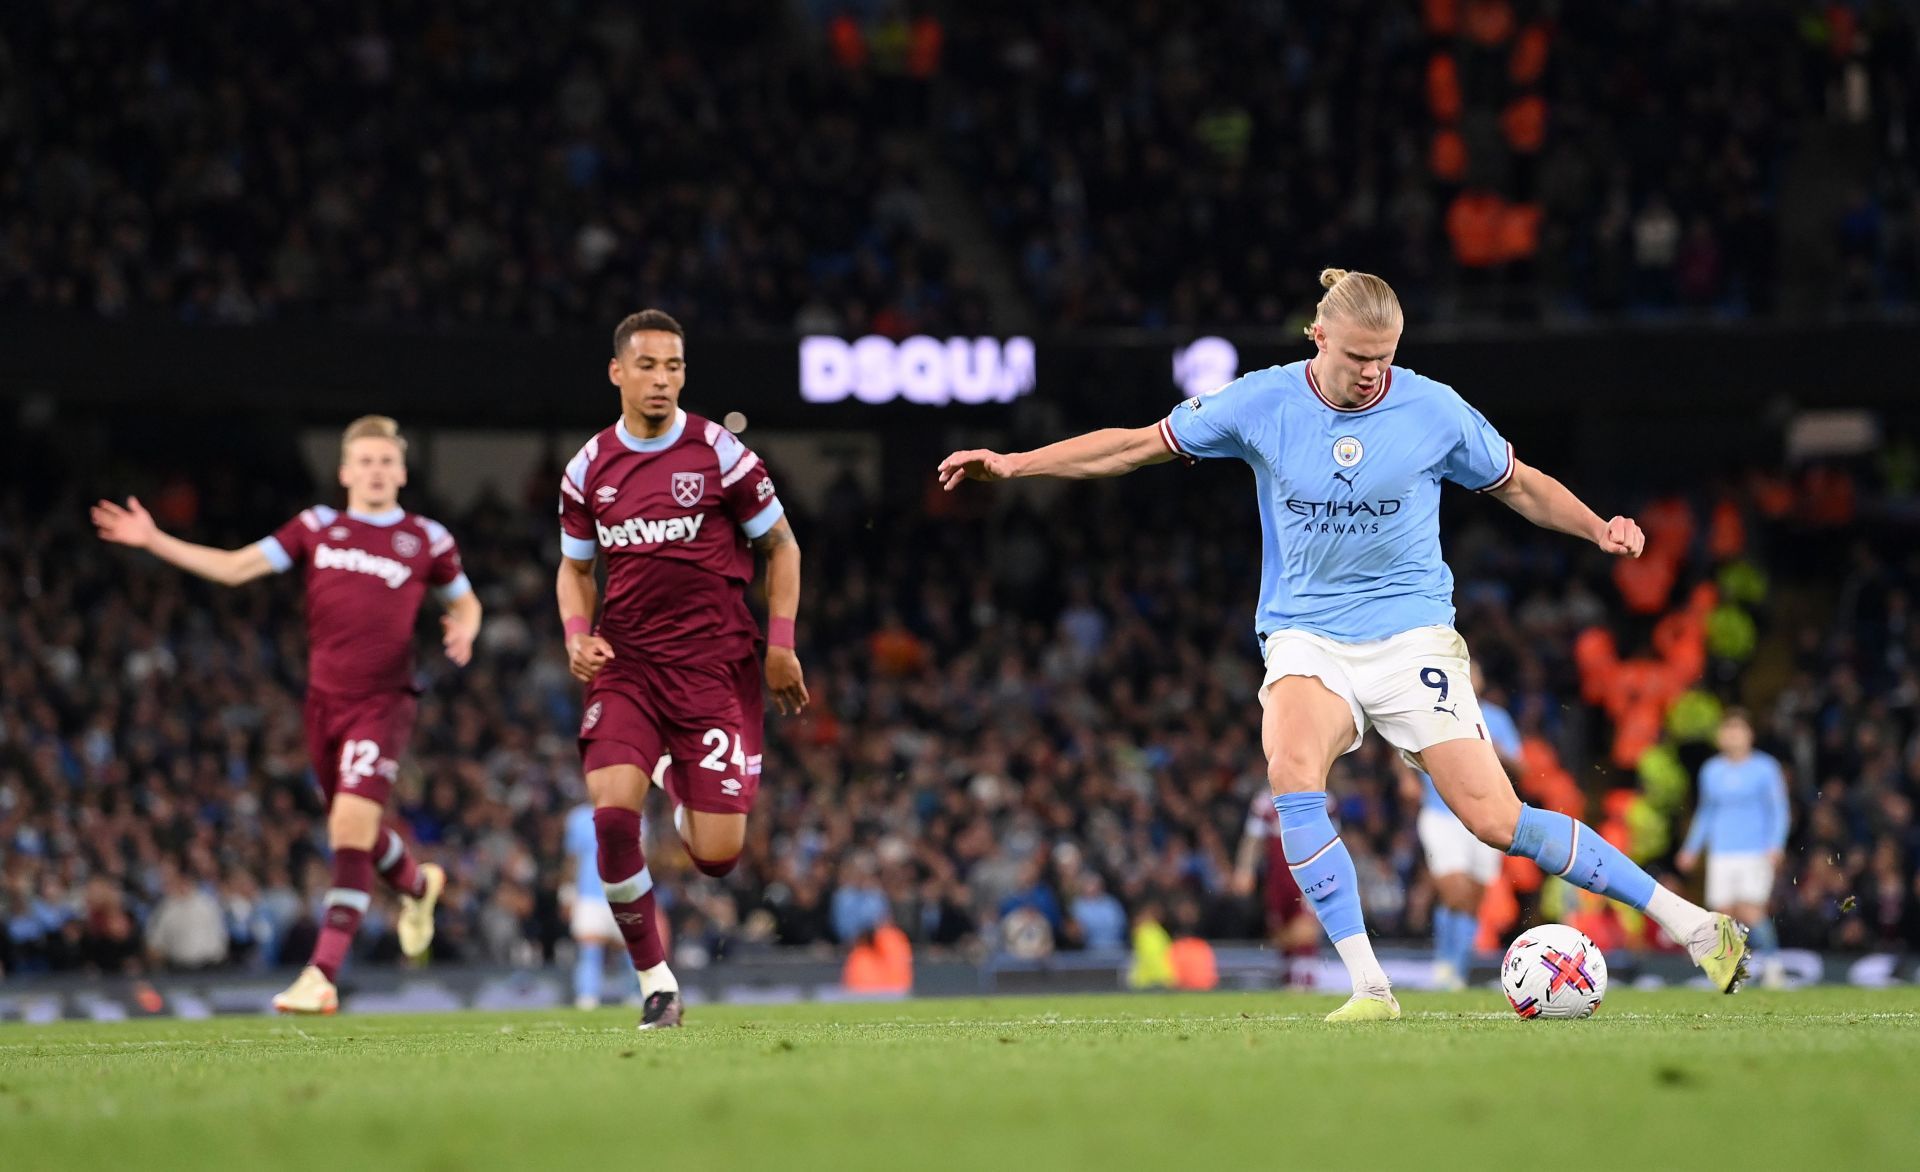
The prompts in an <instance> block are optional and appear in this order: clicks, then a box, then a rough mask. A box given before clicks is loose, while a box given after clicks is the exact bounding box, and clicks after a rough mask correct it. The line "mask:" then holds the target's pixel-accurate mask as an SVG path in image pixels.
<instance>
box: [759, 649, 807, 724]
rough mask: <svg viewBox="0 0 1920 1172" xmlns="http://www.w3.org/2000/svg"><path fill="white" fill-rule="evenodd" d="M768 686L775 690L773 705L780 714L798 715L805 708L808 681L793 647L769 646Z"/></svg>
mask: <svg viewBox="0 0 1920 1172" xmlns="http://www.w3.org/2000/svg"><path fill="white" fill-rule="evenodd" d="M767 687H768V689H769V690H771V691H772V692H773V706H774V708H775V710H777V711H778V712H779V713H780V715H782V716H798V715H799V714H800V713H801V712H802V711H803V710H805V708H806V706H807V699H808V697H807V681H806V678H805V677H804V676H803V675H802V674H801V671H800V657H799V656H798V655H795V654H794V653H793V648H791V647H769V648H767Z"/></svg>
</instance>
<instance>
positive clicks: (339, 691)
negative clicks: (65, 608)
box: [93, 415, 480, 1013]
mask: <svg viewBox="0 0 1920 1172" xmlns="http://www.w3.org/2000/svg"><path fill="white" fill-rule="evenodd" d="M406 456H407V441H406V440H405V439H404V438H403V437H402V436H401V435H400V428H399V426H398V425H397V424H395V423H394V421H393V420H391V419H389V418H387V417H386V416H384V415H368V416H365V417H364V418H361V419H357V420H355V421H354V422H353V423H352V424H350V425H349V426H348V427H347V430H346V432H345V434H344V435H343V436H342V437H341V441H340V484H341V487H343V488H345V489H346V490H347V511H346V512H344V513H342V512H339V511H338V510H336V509H333V508H330V507H328V506H326V505H315V506H314V507H312V508H310V509H306V510H303V511H302V512H301V513H300V515H299V516H297V517H295V518H293V519H292V520H291V521H288V522H287V523H286V524H285V525H282V526H281V527H280V528H279V529H277V530H275V531H274V532H273V534H272V535H271V536H269V537H266V538H263V539H261V540H260V541H258V542H255V543H254V544H252V545H249V546H243V547H242V548H240V549H214V548H212V547H210V546H205V545H195V544H193V543H192V542H187V541H182V540H180V539H179V538H177V537H173V536H171V535H169V534H167V533H163V532H161V530H160V528H159V527H158V526H157V525H155V524H154V522H153V517H152V516H151V515H150V514H148V512H147V510H146V509H144V508H142V507H141V505H140V502H139V501H138V500H137V499H134V498H131V497H130V498H128V500H127V503H126V505H125V507H122V506H120V505H116V504H114V503H113V502H111V501H104V500H103V501H100V502H99V503H97V504H95V505H94V506H93V524H94V527H95V528H96V529H97V530H98V531H99V534H100V536H101V538H102V539H104V540H106V541H111V542H113V543H115V544H117V545H129V546H132V547H134V548H135V549H144V550H146V551H147V552H148V553H151V554H153V555H154V556H155V557H157V558H159V559H160V560H162V561H164V562H167V563H169V564H171V565H175V566H178V567H180V568H181V569H183V570H186V571H187V572H188V573H191V574H197V575H199V576H200V577H202V578H205V579H207V580H208V581H210V582H217V583H219V584H220V585H222V586H239V585H241V584H243V583H246V582H251V581H253V580H254V579H255V578H259V577H263V576H265V575H267V574H278V573H284V572H285V571H287V570H290V569H292V568H293V567H294V566H296V565H297V566H302V567H304V568H305V570H306V586H307V638H308V642H309V643H310V644H311V658H310V660H309V663H308V670H307V700H306V725H307V752H308V754H309V756H310V758H311V760H312V762H313V771H314V775H315V777H316V779H317V780H318V781H319V784H320V789H321V792H322V793H323V794H324V796H325V797H326V800H327V841H328V844H329V845H330V846H331V847H332V849H333V886H332V887H331V888H329V889H328V891H327V895H326V915H325V918H324V919H323V921H322V923H321V926H320V934H319V936H318V938H317V939H316V940H315V941H314V946H313V956H312V958H311V959H310V960H309V961H308V963H307V967H306V968H305V969H303V970H302V971H301V973H300V976H299V978H298V979H297V980H295V981H294V983H293V985H292V986H291V987H290V988H288V989H287V990H286V991H285V992H283V993H281V994H279V995H278V996H276V997H275V998H274V999H273V1006H274V1008H275V1009H277V1010H279V1011H280V1012H282V1013H332V1012H334V1011H335V1010H336V1009H338V1008H339V1004H340V999H339V994H338V992H337V991H336V989H335V985H334V982H335V981H336V979H337V978H338V975H339V971H340V966H341V965H342V964H343V963H344V962H345V960H346V956H347V951H348V949H349V948H350V947H351V946H352V944H353V936H354V933H355V932H357V931H358V930H359V928H360V919H361V917H362V916H363V915H365V914H366V911H367V907H368V905H369V903H370V897H369V894H368V893H369V891H370V890H371V889H372V887H373V876H374V873H375V872H376V871H377V872H378V873H379V875H380V877H381V878H382V879H384V880H386V881H387V883H388V884H390V885H391V886H392V887H393V888H394V890H396V891H398V892H399V893H400V909H401V910H400V920H399V923H398V925H397V930H398V932H399V936H400V950H401V951H402V952H403V953H405V954H406V955H408V956H421V955H424V954H425V953H426V951H427V948H428V946H429V945H431V944H432V943H433V908H434V904H435V903H436V902H437V901H438V900H439V898H440V891H441V888H442V887H443V886H444V885H445V883H446V874H445V873H444V872H443V871H442V870H441V869H440V867H439V865H438V864H435V863H422V864H419V865H417V866H416V865H415V863H414V860H413V858H412V856H411V855H410V854H408V852H407V847H406V843H405V841H404V840H402V839H401V837H400V836H399V834H398V833H396V832H395V831H393V830H391V829H387V828H383V827H382V826H381V825H380V816H381V812H382V811H383V810H384V809H385V808H386V802H387V797H388V794H389V792H390V790H391V789H392V786H393V779H394V777H395V775H396V774H397V773H398V772H399V758H400V756H401V754H403V753H405V752H406V749H407V744H408V742H410V741H411V740H412V739H413V717H414V710H415V708H416V706H417V704H416V695H417V692H416V690H415V687H414V683H413V624H414V620H415V618H416V617H417V616H418V615H419V612H420V604H421V602H422V601H423V600H424V599H425V597H426V594H427V592H428V590H429V589H431V590H432V591H433V592H434V593H435V594H436V595H437V596H438V597H439V599H440V601H441V602H442V604H444V605H445V606H446V608H447V613H446V615H445V616H444V617H443V618H442V620H441V622H442V626H443V628H444V632H445V636H444V639H443V643H444V646H445V649H446V653H447V658H448V659H451V660H452V661H453V662H454V663H456V664H459V665H461V666H465V665H466V663H467V661H468V659H470V658H471V657H472V655H473V640H474V637H475V636H477V635H478V634H479V633H480V600H479V599H478V598H477V597H475V595H474V593H473V587H472V585H471V584H470V583H469V582H468V581H467V576H466V574H465V573H463V572H462V571H461V568H460V550H459V548H458V547H457V546H456V545H455V544H454V540H453V535H452V534H450V533H448V532H447V530H446V528H445V527H444V526H442V525H441V524H440V523H439V522H438V521H432V520H429V519H427V518H426V517H422V516H420V515H418V514H416V513H409V512H407V511H406V510H405V509H403V508H401V507H400V504H399V496H400V489H401V488H402V487H403V486H404V485H405V484H406V483H407V462H406Z"/></svg>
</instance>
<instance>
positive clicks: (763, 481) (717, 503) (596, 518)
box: [557, 309, 807, 1029]
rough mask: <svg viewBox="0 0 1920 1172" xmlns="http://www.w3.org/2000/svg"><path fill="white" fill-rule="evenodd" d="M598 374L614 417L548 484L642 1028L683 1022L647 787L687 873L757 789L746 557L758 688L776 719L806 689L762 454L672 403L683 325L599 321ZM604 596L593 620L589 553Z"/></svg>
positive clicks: (617, 917)
mask: <svg viewBox="0 0 1920 1172" xmlns="http://www.w3.org/2000/svg"><path fill="white" fill-rule="evenodd" d="M607 377H608V378H609V380H610V381H612V383H613V385H614V386H616V387H618V388H620V418H619V420H618V421H616V422H615V423H614V425H613V426H612V427H609V428H607V429H606V430H604V431H602V432H600V433H599V434H598V435H596V436H594V437H593V438H592V439H590V440H588V441H587V443H586V446H585V447H583V448H581V449H580V452H579V454H578V455H576V456H574V457H573V459H572V460H571V461H570V462H568V464H567V468H566V472H565V474H564V475H563V476H562V477H561V481H560V548H561V554H562V557H561V562H560V577H559V583H558V587H557V589H558V593H559V599H560V620H561V624H562V626H563V628H564V630H565V632H566V639H567V656H568V661H569V666H570V667H571V669H572V671H573V674H574V676H575V677H576V678H578V679H580V680H581V681H583V682H584V683H585V684H586V686H587V692H586V710H585V712H584V713H583V715H582V717H581V721H580V754H581V758H582V762H583V766H584V768H585V770H586V775H587V792H588V793H589V794H590V795H591V796H592V798H593V805H594V811H593V829H594V837H595V839H596V841H597V844H598V860H597V861H598V865H599V871H600V878H601V879H602V880H603V881H604V882H605V884H606V898H607V903H608V905H609V906H610V907H611V908H612V909H613V918H614V922H615V923H617V924H619V926H620V934H621V937H622V938H623V940H624V941H625V943H626V946H627V954H628V956H629V957H631V958H632V960H633V967H634V970H635V971H636V972H638V973H639V975H640V989H641V993H642V996H643V998H644V1006H643V1009H642V1013H641V1019H640V1028H641V1029H658V1028H664V1027H670V1026H677V1025H679V1024H680V1017H681V1008H682V1007H681V1000H680V986H679V982H678V981H676V980H675V979H674V975H673V971H672V970H671V969H669V968H668V967H667V962H666V953H665V949H664V947H663V944H662V941H661V937H660V931H659V927H658V922H657V920H656V918H655V916H656V912H655V909H654V897H653V876H652V875H651V874H650V873H649V872H648V871H647V859H646V854H645V852H644V851H643V849H642V848H641V842H640V808H641V803H642V801H643V800H644V799H645V798H646V795H647V787H648V785H650V784H652V783H654V782H658V783H660V784H661V785H663V786H665V787H666V790H667V795H668V796H669V797H670V798H671V799H672V800H673V805H674V817H673V821H674V826H675V827H676V828H677V829H678V830H679V832H680V838H681V841H682V843H684V844H685V846H686V848H687V854H688V855H689V856H691V857H692V859H693V863H694V865H695V866H696V867H698V868H699V869H700V870H701V871H703V872H705V873H706V874H709V875H725V874H726V873H727V872H729V871H731V870H732V869H733V866H734V863H735V862H736V861H737V860H738V859H739V856H740V851H741V848H742V846H743V845H744V844H745V842H746V834H747V811H748V810H750V809H752V808H753V799H754V795H755V794H756V793H757V792H758V791H759V788H760V750H761V738H762V733H763V726H764V723H765V698H764V695H763V692H762V688H761V664H760V655H759V654H758V652H757V645H758V644H759V643H760V630H759V627H758V625H757V624H755V622H754V619H753V615H752V613H751V612H749V611H748V610H747V601H746V589H747V584H748V583H749V582H751V581H752V580H753V572H754V559H753V551H754V550H756V549H757V550H759V551H760V552H761V553H763V554H765V555H766V558H767V612H768V621H767V628H768V629H767V639H766V650H765V658H766V683H767V686H768V688H770V689H771V690H772V693H773V699H774V703H775V704H776V705H777V706H778V707H779V709H780V711H781V712H782V713H792V712H799V711H800V710H801V709H802V708H804V707H805V706H806V703H807V686H806V683H805V681H804V680H803V678H802V676H801V672H800V660H799V659H798V657H796V656H795V654H794V650H793V618H794V614H795V612H796V611H798V610H799V606H800V546H799V545H798V543H796V542H795V541H794V537H793V529H792V528H791V527H790V526H789V525H788V524H787V519H786V514H785V510H784V509H783V508H782V507H781V504H780V498H779V496H778V495H777V494H776V493H775V492H774V487H773V478H772V477H771V476H770V475H769V474H768V472H767V469H766V466H765V465H764V464H762V463H761V462H760V457H758V456H756V455H754V454H753V452H751V451H749V450H748V449H747V447H746V445H744V444H742V443H741V442H740V441H739V439H738V438H736V437H735V436H734V434H733V433H732V432H730V431H728V430H727V429H726V428H724V427H722V426H720V425H719V424H717V423H713V422H710V421H708V420H706V419H702V418H700V417H699V416H698V415H690V414H688V413H687V412H685V411H683V410H681V408H680V389H681V387H682V386H683V385H685V383H686V378H687V359H686V339H685V334H684V333H683V332H682V331H681V328H680V323H678V322H676V321H675V320H674V319H673V318H671V317H669V316H668V315H667V314H665V313H662V312H661V311H659V310H657V309H649V310H643V311H642V312H640V313H636V314H633V315H631V316H629V317H628V318H626V319H625V320H624V321H622V322H621V323H620V324H619V326H618V327H617V328H615V330H614V331H613V358H612V359H611V360H610V361H609V362H608V364H607ZM597 557H605V558H606V560H607V597H606V601H605V605H604V606H601V607H600V614H599V621H598V623H597V624H596V623H595V621H594V610H595V603H596V601H597V594H598V589H597V586H596V583H595V581H594V572H593V571H594V560H595V558H597Z"/></svg>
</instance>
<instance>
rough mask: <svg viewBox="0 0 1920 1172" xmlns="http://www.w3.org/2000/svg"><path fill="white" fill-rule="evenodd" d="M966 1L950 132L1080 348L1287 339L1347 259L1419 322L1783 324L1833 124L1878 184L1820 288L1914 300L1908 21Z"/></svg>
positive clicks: (1847, 295) (1861, 298)
mask: <svg viewBox="0 0 1920 1172" xmlns="http://www.w3.org/2000/svg"><path fill="white" fill-rule="evenodd" d="M966 7H967V16H966V18H965V19H963V20H957V21H956V22H955V25H954V28H953V30H952V34H951V37H950V46H951V53H950V63H949V69H950V72H951V73H952V74H953V75H954V76H955V77H956V78H957V79H959V82H960V84H958V85H957V86H955V87H954V90H955V92H954V93H953V96H952V101H951V102H950V104H949V106H948V107H947V109H946V111H945V121H944V124H943V126H942V132H943V134H944V136H945V138H946V139H947V141H948V142H950V144H951V147H952V150H953V152H954V155H955V157H956V158H957V159H958V160H960V162H961V164H962V165H963V166H964V167H965V169H966V170H967V171H968V173H969V174H970V175H971V176H972V177H973V179H974V180H975V184H976V187H977V189H978V190H979V191H980V192H981V198H982V200H983V202H984V205H985V209H986V212H987V215H988V217H989V219H990V220H991V222H992V223H993V225H994V226H995V228H996V229H997V231H998V233H999V235H1000V238H1001V240H1002V241H1003V242H1004V244H1005V245H1006V246H1007V247H1008V248H1009V249H1010V250H1012V251H1013V253H1014V254H1015V255H1016V257H1017V261H1018V265H1019V268H1020V272H1021V275H1022V277H1023V278H1024V280H1025V282H1026V285H1027V287H1028V289H1029V291H1030V293H1031V294H1032V295H1033V297H1034V299H1035V301H1036V302H1037V303H1038V304H1040V305H1041V306H1042V307H1043V308H1044V310H1045V313H1046V315H1047V317H1048V319H1049V320H1051V321H1052V322H1053V323H1054V324H1055V325H1057V326H1061V327H1075V326H1168V325H1172V324H1174V323H1184V322H1192V321H1205V322H1208V323H1215V324H1221V325H1229V326H1245V325H1250V324H1252V325H1278V324H1281V323H1284V322H1288V321H1290V320H1291V317H1292V315H1294V314H1297V313H1298V312H1299V311H1300V310H1301V308H1302V307H1301V306H1299V305H1296V304H1292V303H1290V302H1288V301H1287V300H1285V299H1284V298H1283V297H1277V296H1276V295H1275V292H1274V291H1275V290H1276V289H1282V288H1285V286H1286V282H1284V281H1281V280H1277V279H1276V274H1282V273H1287V272H1294V271H1300V270H1303V269H1306V270H1311V269H1312V268H1313V267H1314V266H1315V265H1317V264H1320V263H1321V261H1320V260H1319V259H1318V258H1321V257H1326V256H1341V257H1350V258H1355V260H1356V265H1357V267H1360V268H1364V269H1369V270H1373V271H1381V272H1386V271H1392V272H1394V273H1396V274H1399V275H1398V276H1397V277H1396V282H1395V283H1396V287H1397V288H1398V289H1399V290H1400V291H1401V296H1402V299H1403V300H1404V301H1407V302H1408V303H1409V306H1410V308H1412V309H1413V312H1414V315H1415V316H1416V317H1424V316H1427V315H1428V312H1429V311H1430V310H1444V311H1445V312H1447V313H1448V315H1449V316H1451V317H1455V318H1458V317H1461V316H1463V315H1465V316H1473V315H1479V316H1487V315H1490V314H1506V315H1520V316H1526V317H1532V316H1535V315H1539V314H1541V313H1542V312H1547V313H1553V314H1556V315H1563V316H1570V317H1591V316H1596V315H1617V314H1622V313H1630V314H1636V315H1639V314H1658V313H1664V312H1672V311H1675V310H1693V311H1702V312H1709V311H1710V312H1713V313H1716V314H1722V315H1729V316H1745V315H1757V316H1764V315H1766V314H1768V313H1770V312H1772V311H1773V309H1774V307H1775V304H1776V302H1775V299H1776V293H1777V285H1778V282H1779V280H1780V279H1781V276H1782V267H1781V261H1780V258H1779V257H1778V256H1777V253H1778V251H1779V240H1780V238H1781V237H1782V235H1783V230H1784V229H1785V228H1786V227H1787V226H1788V219H1787V217H1788V216H1789V214H1790V213H1789V212H1788V211H1787V210H1786V209H1785V207H1784V204H1785V203H1786V202H1787V199H1788V192H1787V191H1786V188H1787V187H1788V186H1789V185H1790V183H1791V182H1793V181H1794V180H1793V179H1792V178H1791V177H1790V176H1789V175H1788V174H1787V172H1788V170H1789V160H1790V158H1791V156H1792V152H1793V151H1794V150H1796V149H1797V148H1799V147H1800V146H1801V145H1803V144H1804V143H1805V142H1806V141H1808V138H1807V137H1806V136H1799V135H1796V133H1795V127H1796V126H1800V125H1808V126H1812V125H1819V124H1823V123H1824V124H1827V125H1831V126H1840V125H1849V126H1852V125H1856V124H1858V125H1861V126H1863V127H1864V128H1865V131H1866V133H1867V134H1868V135H1870V136H1871V141H1872V143H1873V157H1875V158H1877V159H1879V160H1880V163H1879V165H1877V166H1873V167H1864V166H1862V167H1857V168H1856V170H1857V173H1858V175H1859V177H1860V182H1859V184H1858V185H1857V187H1856V189H1854V190H1853V191H1851V192H1850V193H1849V194H1847V195H1846V197H1845V198H1844V200H1843V203H1842V207H1841V210H1839V211H1838V212H1836V213H1835V214H1834V215H1833V217H1832V219H1831V222H1830V223H1829V224H1828V225H1827V227H1826V229H1825V231H1824V232H1819V239H1818V241H1817V243H1816V253H1817V255H1818V258H1819V259H1818V261H1816V262H1815V263H1816V264H1817V265H1819V266H1820V267H1821V268H1822V271H1824V272H1827V273H1829V274H1831V275H1832V276H1833V277H1834V278H1835V281H1836V283H1839V284H1840V285H1841V287H1842V288H1843V289H1844V298H1843V300H1844V301H1845V303H1846V304H1848V305H1851V306H1853V307H1856V308H1859V307H1871V306H1880V305H1884V304H1889V303H1898V304H1903V305H1911V304H1912V303H1913V301H1914V299H1915V297H1916V294H1917V293H1920V280H1916V278H1917V277H1920V171H1917V170H1916V166H1915V159H1914V156H1913V153H1912V150H1911V148H1910V146H1909V144H1908V143H1907V141H1906V133H1905V129H1904V128H1905V127H1906V126H1907V125H1909V124H1911V121H1912V119H1913V117H1914V115H1915V113H1916V111H1917V110H1920V105H1917V104H1916V101H1917V99H1916V94H1915V92H1914V90H1913V87H1912V83H1911V78H1912V76H1913V73H1914V70H1913V62H1914V58H1915V53H1916V40H1915V32H1916V30H1915V27H1914V25H1913V22H1912V20H1911V18H1910V15H1909V14H1907V13H1905V12H1903V11H1901V9H1900V6H1897V5H1892V4H1836V5H1827V4H1804V3H1777V4H1767V5H1761V6H1751V5H1746V6H1741V7H1739V8H1738V9H1737V10H1736V9H1735V8H1732V7H1729V6H1726V5H1717V4H1697V3H1656V4H1626V5H1612V4H1609V5H1549V4H1543V3H1530V2H1528V0H1423V2H1422V3H1419V4H1412V3H1409V4H1403V5H1386V6H1381V5H1373V4H1361V3H1333V4H1310V5H1294V4H1256V5H1243V6H1239V7H1237V8H1236V9H1235V10H1234V14H1233V16H1232V17H1231V18H1229V19H1221V14H1220V13H1219V12H1217V11H1216V10H1213V9H1208V8H1202V7H1199V6H1194V5H1180V4H1162V3H1137V4H1125V5H1110V4H1098V3H1092V2H1079V3H1070V4H1065V5H1060V4H1055V5H1049V6H1047V7H1046V8H1045V9H1035V8H1033V7H1032V6H1031V5H1024V4H1020V3H1017V2H1014V0H997V2H990V3H976V4H970V5H968V6H966ZM1676 127H1678V128H1680V129H1679V130H1678V131H1677V132H1676V130H1675V128H1676ZM1814 137H1816V138H1818V137H1819V135H1818V134H1816V135H1815V136H1814ZM1855 162H1856V163H1857V162H1858V160H1857V159H1856V160H1855ZM1816 231H1818V230H1817V229H1816ZM1490 285H1503V286H1504V288H1505V291H1506V295H1505V296H1504V297H1502V296H1491V297H1490V296H1486V295H1483V291H1484V289H1485V287H1487V286H1490Z"/></svg>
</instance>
